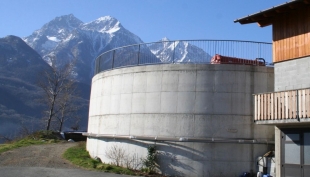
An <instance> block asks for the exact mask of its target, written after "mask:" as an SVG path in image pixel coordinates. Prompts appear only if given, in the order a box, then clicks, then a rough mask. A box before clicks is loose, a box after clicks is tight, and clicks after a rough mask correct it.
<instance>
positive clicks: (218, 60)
mask: <svg viewBox="0 0 310 177" xmlns="http://www.w3.org/2000/svg"><path fill="white" fill-rule="evenodd" d="M211 64H236V65H257V66H266V64H265V60H264V59H263V58H256V59H255V60H248V59H242V58H235V57H227V56H222V55H219V54H216V55H214V56H213V57H212V59H211Z"/></svg>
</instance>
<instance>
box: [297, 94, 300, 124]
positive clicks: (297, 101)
mask: <svg viewBox="0 0 310 177" xmlns="http://www.w3.org/2000/svg"><path fill="white" fill-rule="evenodd" d="M296 94H297V96H296V97H297V98H296V118H297V120H298V121H300V119H299V95H298V90H296Z"/></svg>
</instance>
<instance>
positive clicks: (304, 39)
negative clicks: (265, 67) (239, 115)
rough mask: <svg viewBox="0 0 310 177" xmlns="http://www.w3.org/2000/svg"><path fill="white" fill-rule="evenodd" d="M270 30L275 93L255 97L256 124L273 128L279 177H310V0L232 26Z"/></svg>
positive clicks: (253, 16)
mask: <svg viewBox="0 0 310 177" xmlns="http://www.w3.org/2000/svg"><path fill="white" fill-rule="evenodd" d="M235 22H239V23H240V24H249V23H257V24H258V25H259V26H260V27H265V26H268V25H272V28H273V29H272V32H273V62H274V67H275V70H274V72H275V73H274V76H275V78H274V80H275V83H274V88H275V90H274V92H272V93H258V94H255V96H254V97H255V99H254V100H255V101H254V110H255V113H254V114H255V115H254V121H255V123H256V124H262V125H274V126H275V153H276V176H277V177H280V176H281V177H288V176H290V177H293V176H296V177H306V176H310V0H294V1H290V2H286V3H284V4H281V5H279V6H275V7H272V8H270V9H267V10H264V11H260V12H259V13H255V14H252V15H249V16H246V17H244V18H240V19H237V20H235Z"/></svg>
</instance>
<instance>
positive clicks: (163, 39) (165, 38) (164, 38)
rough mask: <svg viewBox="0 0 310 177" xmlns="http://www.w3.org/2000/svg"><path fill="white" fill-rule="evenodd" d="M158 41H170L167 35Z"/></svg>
mask: <svg viewBox="0 0 310 177" xmlns="http://www.w3.org/2000/svg"><path fill="white" fill-rule="evenodd" d="M160 41H170V40H169V39H168V38H167V37H163V38H162V39H161V40H160Z"/></svg>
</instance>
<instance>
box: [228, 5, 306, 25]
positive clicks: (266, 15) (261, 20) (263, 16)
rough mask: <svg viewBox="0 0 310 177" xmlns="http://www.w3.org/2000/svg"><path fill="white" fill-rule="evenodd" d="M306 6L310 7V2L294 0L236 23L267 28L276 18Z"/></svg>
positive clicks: (238, 20)
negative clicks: (255, 24) (254, 24)
mask: <svg viewBox="0 0 310 177" xmlns="http://www.w3.org/2000/svg"><path fill="white" fill-rule="evenodd" d="M305 5H310V0H293V1H290V2H286V3H284V4H281V5H278V6H274V7H272V8H269V9H266V10H263V11H260V12H258V13H255V14H252V15H248V16H246V17H243V18H239V19H236V20H235V21H234V22H235V23H237V22H239V23H240V24H249V23H255V22H256V23H258V26H260V27H265V26H268V25H271V24H272V20H273V18H274V17H275V16H277V15H278V14H281V13H286V12H289V11H291V10H295V9H298V8H300V7H303V6H305Z"/></svg>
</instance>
